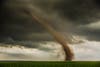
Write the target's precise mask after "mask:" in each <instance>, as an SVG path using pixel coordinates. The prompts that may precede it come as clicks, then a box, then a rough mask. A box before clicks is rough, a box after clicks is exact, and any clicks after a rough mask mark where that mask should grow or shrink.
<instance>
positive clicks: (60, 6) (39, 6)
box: [0, 0, 100, 41]
mask: <svg viewBox="0 0 100 67" xmlns="http://www.w3.org/2000/svg"><path fill="white" fill-rule="evenodd" d="M1 3H2V4H1V5H0V7H1V8H0V9H1V10H0V14H1V15H0V41H3V40H5V39H7V38H9V37H11V38H12V39H14V40H33V41H34V40H35V41H38V40H53V38H52V36H51V35H49V34H48V32H47V31H46V30H45V29H44V28H43V27H42V26H41V25H40V24H38V23H36V22H37V21H36V20H35V19H33V18H32V17H30V16H29V15H27V14H26V13H25V12H24V10H29V9H30V10H33V8H34V9H35V10H36V12H38V13H40V15H41V16H42V17H44V19H48V21H49V24H50V25H51V26H52V27H53V28H54V29H55V30H57V31H59V32H61V33H66V34H67V36H68V35H70V34H73V35H74V34H75V35H76V34H77V35H80V36H81V35H82V36H85V37H87V39H89V40H91V39H92V40H100V39H99V34H100V28H99V26H100V24H98V23H97V22H99V21H100V20H99V19H100V5H99V4H100V1H99V0H2V2H1ZM94 23H95V24H94ZM91 24H92V25H91ZM96 24H97V25H98V26H96ZM95 26H96V27H98V28H96V27H95ZM94 28H95V29H94Z"/></svg>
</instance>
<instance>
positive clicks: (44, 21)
mask: <svg viewBox="0 0 100 67" xmlns="http://www.w3.org/2000/svg"><path fill="white" fill-rule="evenodd" d="M25 12H26V13H27V14H29V15H31V17H32V19H34V20H36V21H37V23H38V24H40V25H41V26H42V27H44V28H45V29H46V30H47V31H48V32H49V33H50V34H51V35H52V36H53V38H54V39H55V40H56V41H57V42H58V43H60V44H61V46H62V48H63V50H64V52H65V55H66V56H65V61H72V60H73V58H74V53H73V51H72V50H71V49H70V47H69V46H68V43H67V41H66V39H65V38H64V36H63V35H62V34H61V33H59V32H57V31H56V30H54V29H53V28H52V26H51V25H50V24H49V23H48V22H49V21H48V20H47V19H45V18H43V17H41V16H40V15H37V14H36V13H34V12H29V11H25Z"/></svg>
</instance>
